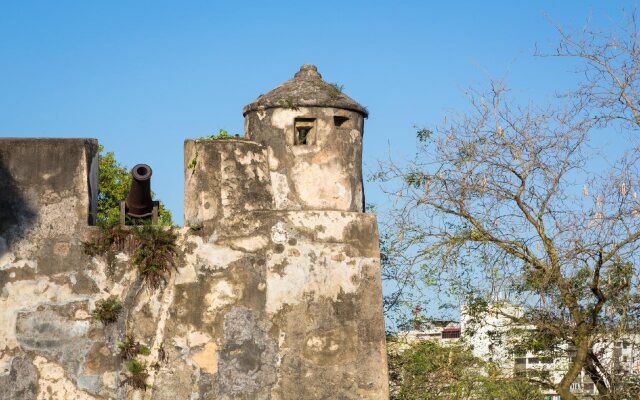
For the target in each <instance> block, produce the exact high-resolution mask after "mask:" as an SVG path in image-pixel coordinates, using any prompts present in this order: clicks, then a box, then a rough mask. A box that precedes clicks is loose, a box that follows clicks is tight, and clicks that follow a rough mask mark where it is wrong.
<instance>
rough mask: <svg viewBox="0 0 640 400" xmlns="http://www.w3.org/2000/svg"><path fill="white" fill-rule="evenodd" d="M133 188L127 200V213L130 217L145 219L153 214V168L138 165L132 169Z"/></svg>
mask: <svg viewBox="0 0 640 400" xmlns="http://www.w3.org/2000/svg"><path fill="white" fill-rule="evenodd" d="M131 177H132V179H131V188H130V189H129V194H128V195H127V199H126V200H125V204H126V207H127V208H126V210H127V211H126V213H127V215H128V216H130V217H134V218H144V217H150V216H152V214H153V206H154V202H153V199H152V198H151V167H150V166H148V165H147V164H138V165H136V166H135V167H133V168H132V169H131Z"/></svg>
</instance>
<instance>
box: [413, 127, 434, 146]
mask: <svg viewBox="0 0 640 400" xmlns="http://www.w3.org/2000/svg"><path fill="white" fill-rule="evenodd" d="M414 128H417V129H418V130H417V131H416V137H417V138H418V140H419V141H420V142H426V141H428V140H429V139H431V136H432V135H433V131H432V130H430V129H427V128H418V127H417V126H414Z"/></svg>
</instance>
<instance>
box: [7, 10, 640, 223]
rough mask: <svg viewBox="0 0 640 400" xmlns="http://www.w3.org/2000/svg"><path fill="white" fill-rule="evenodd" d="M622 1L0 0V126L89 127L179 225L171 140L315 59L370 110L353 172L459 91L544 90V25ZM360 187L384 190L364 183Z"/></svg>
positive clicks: (408, 136)
mask: <svg viewBox="0 0 640 400" xmlns="http://www.w3.org/2000/svg"><path fill="white" fill-rule="evenodd" d="M636 5H637V3H636V2H633V1H628V2H617V1H530V2H524V1H494V2H488V1H483V2H472V1H457V2H454V1H448V2H444V1H441V2H428V1H404V2H400V1H351V2H347V1H344V0H343V1H322V2H301V1H269V2H267V1H243V2H231V1H229V2H225V3H222V2H214V1H202V2H197V1H189V2H185V1H181V2H177V1H174V2H167V1H153V2H152V1H136V2H132V1H127V2H125V1H109V2H106V1H103V2H99V1H55V2H53V1H8V0H0V136H14V137H95V138H98V139H99V141H100V143H101V144H103V145H104V146H105V148H106V149H107V150H108V151H114V152H115V153H116V157H117V158H118V159H119V160H120V161H121V162H122V163H123V164H126V165H128V166H132V165H134V164H136V163H138V162H146V163H148V164H150V165H151V166H152V167H153V169H154V177H153V188H154V190H155V191H156V193H157V195H158V197H159V198H160V199H162V200H163V201H164V202H165V204H166V205H167V206H168V208H170V209H171V210H172V211H173V212H174V216H175V218H174V219H175V221H176V222H177V223H179V224H181V223H182V209H183V208H182V194H183V167H182V166H183V150H182V149H183V141H184V139H185V138H193V137H200V136H204V135H208V134H212V133H215V132H217V130H218V129H219V128H224V129H227V130H229V131H231V132H234V133H236V132H241V131H242V126H243V119H242V107H243V106H244V105H245V104H247V103H249V102H251V101H252V100H253V99H254V98H256V97H257V96H258V95H259V94H261V93H264V92H266V91H268V90H270V89H271V88H273V87H275V86H277V85H278V84H280V83H281V82H283V81H285V80H287V79H289V78H291V77H292V76H293V74H294V73H295V72H296V71H297V70H298V68H299V67H300V65H302V64H304V63H313V64H316V65H317V66H318V68H319V70H320V72H321V73H322V75H323V76H324V78H325V79H326V80H327V81H329V82H337V83H340V84H342V85H344V91H345V92H346V93H347V94H349V95H350V96H351V97H353V98H354V99H356V100H358V101H359V102H360V103H361V104H363V105H365V106H366V107H367V108H368V109H369V111H370V118H369V119H368V120H367V121H366V125H365V152H364V163H365V170H366V169H370V168H373V166H374V164H375V161H376V160H377V159H380V158H384V157H386V155H387V152H388V151H389V149H390V150H391V153H392V154H393V155H394V156H396V157H410V156H411V155H412V154H413V153H414V151H415V150H414V149H415V146H414V144H415V132H414V129H413V126H414V125H426V126H433V125H434V124H435V123H437V122H439V121H440V119H441V117H442V116H443V115H444V114H445V113H447V112H450V111H451V110H456V109H463V108H464V107H465V105H466V102H465V96H464V91H465V89H466V88H468V87H475V88H482V87H483V85H485V84H486V82H487V80H488V79H489V78H492V77H493V78H496V77H502V76H506V77H507V82H508V84H509V85H510V86H511V87H512V88H513V94H514V95H515V96H517V97H519V98H522V99H523V100H528V99H532V100H534V101H538V102H546V101H549V100H550V99H551V98H552V96H553V94H554V93H555V92H556V91H558V90H563V89H568V88H570V87H571V86H572V85H573V83H574V81H575V79H576V76H575V75H573V74H572V73H571V71H570V70H571V66H570V63H568V62H567V61H566V60H559V59H554V58H536V57H533V53H534V50H535V48H536V45H537V46H538V47H539V48H542V49H552V48H553V45H554V43H556V42H557V35H556V33H555V31H554V29H553V27H552V26H551V25H550V23H549V21H548V19H549V18H551V19H552V20H554V21H555V22H556V23H558V24H560V25H563V26H566V27H569V28H579V27H581V26H582V25H583V24H584V23H585V21H586V20H587V19H588V18H591V19H592V20H593V22H594V23H595V24H596V25H597V26H600V27H602V28H603V29H608V28H609V27H610V26H611V25H614V24H617V23H619V22H620V21H622V15H623V14H624V12H625V11H628V10H630V9H632V8H633V7H634V6H636ZM366 190H367V200H368V201H372V202H383V201H384V200H383V198H382V196H381V195H380V194H379V191H378V190H377V188H376V184H371V183H367V184H366Z"/></svg>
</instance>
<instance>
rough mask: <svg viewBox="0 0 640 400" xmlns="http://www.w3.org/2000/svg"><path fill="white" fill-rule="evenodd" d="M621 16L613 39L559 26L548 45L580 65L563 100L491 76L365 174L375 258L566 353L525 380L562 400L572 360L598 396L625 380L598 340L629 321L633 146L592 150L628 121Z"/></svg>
mask: <svg viewBox="0 0 640 400" xmlns="http://www.w3.org/2000/svg"><path fill="white" fill-rule="evenodd" d="M632 25H633V27H632V28H630V29H627V30H623V31H622V34H623V35H626V36H624V37H623V38H622V39H621V38H620V37H618V36H613V35H612V36H607V35H601V34H598V33H594V32H590V31H586V30H585V31H583V32H581V36H579V37H578V38H576V37H573V36H571V35H569V34H567V33H565V32H564V31H561V35H562V38H561V45H560V46H559V49H558V51H557V54H555V55H557V56H563V57H564V56H569V57H576V58H577V59H578V60H581V61H583V62H584V63H583V64H582V65H583V67H584V70H583V73H584V76H585V81H584V83H583V84H582V85H581V86H580V87H579V88H578V89H577V90H576V91H575V92H573V93H571V95H570V96H566V97H565V101H566V102H565V103H563V104H559V105H557V106H556V105H544V106H541V107H537V106H535V105H533V104H531V103H528V104H521V103H519V102H518V101H517V100H516V99H514V98H513V97H510V96H509V92H508V90H507V89H506V88H505V87H504V86H503V85H502V83H500V82H492V84H491V88H490V89H489V90H488V91H487V92H484V93H482V92H480V93H479V92H471V93H470V94H469V106H470V107H469V110H468V111H466V112H462V113H459V114H457V115H456V116H455V117H454V118H450V119H445V121H444V122H443V123H442V124H441V125H440V126H438V127H437V128H435V129H434V130H433V131H432V130H428V129H421V130H419V131H418V133H417V138H418V151H417V156H416V158H415V159H414V160H413V161H411V162H410V163H399V162H395V161H394V160H391V161H389V162H383V163H381V165H380V168H379V170H378V172H377V174H376V175H375V178H377V179H379V180H380V181H381V182H383V185H384V187H385V189H386V190H387V192H388V194H389V195H390V197H391V199H392V201H393V203H394V204H395V205H396V207H395V208H394V209H393V210H392V211H391V212H390V214H389V216H388V218H387V220H386V224H385V231H386V235H387V237H388V238H391V239H390V240H392V243H390V244H388V245H387V246H386V248H384V247H383V249H385V250H388V251H391V252H392V253H394V254H391V255H387V256H386V257H385V259H384V260H383V261H385V260H386V261H387V262H388V265H387V266H386V267H387V268H388V269H390V270H391V272H392V273H391V274H389V275H390V276H392V277H393V276H394V274H393V273H394V272H396V271H394V268H396V269H397V270H398V271H401V272H402V273H400V274H396V275H395V277H396V278H397V277H405V278H404V279H405V280H404V281H396V283H397V286H398V287H399V288H404V286H403V285H404V284H405V282H409V283H410V284H411V283H412V282H419V281H420V280H421V279H420V278H425V279H428V280H429V281H430V282H429V283H431V282H433V281H434V277H437V279H436V281H439V282H440V283H441V284H442V286H443V287H445V288H446V290H447V293H448V294H449V295H451V296H456V297H457V298H459V299H460V300H461V301H462V302H464V303H466V304H467V305H468V309H467V310H468V312H469V313H470V315H471V317H472V320H473V318H476V319H477V321H482V318H483V317H484V316H485V315H487V313H489V312H493V313H497V314H499V315H500V316H501V317H502V318H505V320H506V321H508V322H509V323H510V326H511V327H512V328H513V329H505V330H504V332H507V333H509V332H511V333H514V332H518V331H517V329H520V331H519V334H516V335H513V334H512V335H511V337H510V338H509V340H508V342H509V343H510V345H511V346H512V347H513V349H514V350H515V349H517V348H524V349H533V350H536V351H547V352H550V354H551V355H552V356H558V355H559V354H560V353H562V352H563V351H564V352H565V353H566V350H567V348H568V347H567V346H569V348H571V349H572V351H573V350H575V356H573V357H572V358H570V359H569V358H568V357H567V359H568V360H570V361H569V362H568V366H567V368H566V370H564V371H562V373H563V375H562V378H561V379H560V380H559V381H555V380H553V379H551V378H550V377H549V376H540V377H536V378H535V379H534V380H535V382H537V383H538V384H541V385H545V386H551V387H554V388H555V390H556V391H557V392H558V393H559V394H560V395H561V397H562V398H563V399H576V396H575V395H574V394H572V393H571V391H570V386H571V384H572V383H573V382H574V381H575V380H576V378H577V377H578V375H579V374H580V373H581V372H582V371H586V372H587V374H588V375H589V376H590V378H591V379H592V380H593V382H594V383H595V384H596V386H597V388H598V391H599V393H600V395H601V396H602V398H610V399H611V398H618V397H615V393H616V392H618V391H619V390H618V389H619V388H620V387H623V386H625V385H628V383H629V380H626V381H624V382H620V380H621V379H620V376H621V375H620V374H618V373H617V372H616V370H615V365H614V364H615V363H610V362H608V361H607V360H606V357H605V354H604V353H602V352H600V351H599V350H598V349H601V348H606V345H607V343H611V342H613V341H615V340H617V339H619V338H624V337H629V336H630V335H634V334H637V333H639V328H640V292H639V290H638V289H639V288H640V279H639V270H638V267H637V266H638V265H639V261H640V260H639V259H638V258H639V252H638V249H639V246H640V218H639V216H640V199H639V198H638V193H639V192H640V181H639V178H640V174H639V173H638V172H640V171H639V167H640V163H639V161H640V146H636V145H634V143H633V142H634V141H635V140H634V139H633V138H631V139H630V145H629V146H628V149H626V151H625V153H624V154H622V156H620V157H619V158H618V159H617V160H614V159H608V160H606V162H602V160H598V159H597V155H596V154H597V153H596V152H595V151H594V150H593V149H594V148H595V144H594V142H593V138H594V135H595V134H596V132H597V131H596V129H597V128H601V127H605V126H610V125H611V124H617V123H619V124H617V125H616V126H617V127H618V128H619V129H625V128H626V129H630V130H631V131H635V130H636V129H638V128H640V118H638V115H639V114H638V113H639V110H638V104H639V103H640V97H638V95H637V90H640V80H638V77H639V76H640V75H638V74H639V72H638V71H640V52H638V51H637V49H638V48H640V43H639V42H638V35H637V29H636V27H635V19H632ZM397 254H403V256H400V258H399V259H400V262H399V263H397V264H394V262H395V261H397V260H398V256H397ZM412 274H413V275H414V276H409V275H412ZM415 276H418V277H419V278H418V279H415ZM404 290H405V292H406V293H411V290H407V289H404ZM391 300H393V298H391ZM401 302H402V296H400V297H398V299H397V300H396V303H395V306H397V305H398V304H401ZM393 305H394V304H391V306H393ZM522 327H527V329H526V332H524V331H522V329H521V328H522ZM498 333H499V332H498ZM498 336H500V335H499V334H496V338H495V340H497V341H499V340H504V338H500V337H498ZM565 355H566V354H565ZM629 379H631V380H633V379H635V378H633V377H630V378H629ZM620 398H623V397H620Z"/></svg>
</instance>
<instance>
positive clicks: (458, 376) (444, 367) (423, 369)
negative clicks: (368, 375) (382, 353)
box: [388, 338, 543, 400]
mask: <svg viewBox="0 0 640 400" xmlns="http://www.w3.org/2000/svg"><path fill="white" fill-rule="evenodd" d="M388 343H389V346H388V359H389V379H390V386H391V399H392V400H432V399H433V400H435V399H439V400H453V399H456V400H465V399H474V400H508V399H519V400H534V399H535V400H542V399H543V396H542V394H541V392H540V390H539V389H538V388H536V387H535V386H532V385H531V384H529V383H528V382H526V381H525V380H523V379H520V378H511V377H509V376H505V375H503V374H502V373H501V372H500V370H499V369H498V368H497V367H496V366H495V365H493V364H491V363H487V362H484V361H482V360H480V359H479V358H477V357H474V356H473V354H472V353H471V350H470V349H469V348H467V347H466V346H465V345H463V344H458V343H455V344H451V345H447V346H443V345H441V344H439V343H437V342H434V341H429V340H427V341H420V342H415V343H406V342H402V341H397V340H395V339H394V338H389V339H388Z"/></svg>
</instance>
